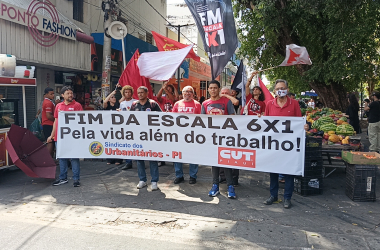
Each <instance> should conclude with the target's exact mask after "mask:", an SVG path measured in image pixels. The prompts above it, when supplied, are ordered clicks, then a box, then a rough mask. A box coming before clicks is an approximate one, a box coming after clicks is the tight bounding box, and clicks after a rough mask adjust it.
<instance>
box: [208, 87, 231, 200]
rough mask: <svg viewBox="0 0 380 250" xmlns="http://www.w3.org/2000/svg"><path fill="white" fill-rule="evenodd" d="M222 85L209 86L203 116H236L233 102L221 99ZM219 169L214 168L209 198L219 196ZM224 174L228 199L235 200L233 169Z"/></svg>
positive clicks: (226, 170) (228, 169)
mask: <svg viewBox="0 0 380 250" xmlns="http://www.w3.org/2000/svg"><path fill="white" fill-rule="evenodd" d="M219 92H220V83H219V82H218V81H216V80H213V81H211V82H210V83H209V85H208V93H209V94H210V97H211V98H210V99H208V100H206V101H204V102H203V103H202V111H201V114H208V115H235V108H234V105H233V104H232V102H231V101H230V100H229V99H227V98H226V97H221V96H220V95H219ZM219 169H220V167H212V183H213V184H212V188H211V190H210V192H209V193H208V195H209V196H217V195H218V194H219ZM224 174H225V176H226V179H227V186H228V191H227V196H228V198H231V199H235V198H236V194H235V188H234V186H233V180H232V169H231V168H224Z"/></svg>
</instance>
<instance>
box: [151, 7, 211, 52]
mask: <svg viewBox="0 0 380 250" xmlns="http://www.w3.org/2000/svg"><path fill="white" fill-rule="evenodd" d="M145 2H146V3H147V4H148V5H149V6H150V7H151V8H152V9H153V10H154V11H156V12H157V14H158V15H160V16H161V17H162V18H163V19H164V20H165V21H166V22H167V23H168V24H169V25H170V26H173V27H174V28H176V29H177V31H178V32H179V33H180V34H181V35H182V36H183V37H184V38H186V39H187V40H188V41H189V42H191V43H192V44H194V45H196V46H197V48H198V49H200V50H202V51H204V52H206V51H205V50H203V49H202V48H200V46H198V44H197V43H194V42H193V41H191V40H190V39H189V38H187V37H186V36H185V35H184V34H183V33H182V32H181V31H180V30H179V29H178V28H177V27H175V25H172V24H171V23H170V22H169V20H167V19H166V18H165V17H164V16H163V15H161V13H160V12H159V11H158V10H157V9H156V8H154V6H153V5H152V4H151V3H150V2H149V1H148V0H145Z"/></svg>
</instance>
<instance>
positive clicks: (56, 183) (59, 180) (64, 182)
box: [53, 179, 68, 186]
mask: <svg viewBox="0 0 380 250" xmlns="http://www.w3.org/2000/svg"><path fill="white" fill-rule="evenodd" d="M66 183H68V181H67V179H64V180H61V179H58V180H56V181H55V182H53V186H59V185H62V184H66Z"/></svg>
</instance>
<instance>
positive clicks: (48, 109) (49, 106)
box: [41, 98, 55, 126]
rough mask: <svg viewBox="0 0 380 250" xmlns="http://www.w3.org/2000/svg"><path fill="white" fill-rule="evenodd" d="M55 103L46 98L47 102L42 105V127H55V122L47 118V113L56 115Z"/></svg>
mask: <svg viewBox="0 0 380 250" xmlns="http://www.w3.org/2000/svg"><path fill="white" fill-rule="evenodd" d="M54 108H55V106H54V103H53V102H52V101H51V100H50V99H48V98H45V100H44V101H43V103H42V110H41V112H42V113H41V124H42V125H50V126H53V124H54V121H50V120H49V119H48V118H47V116H46V113H51V114H54Z"/></svg>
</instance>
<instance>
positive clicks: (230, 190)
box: [227, 185, 236, 199]
mask: <svg viewBox="0 0 380 250" xmlns="http://www.w3.org/2000/svg"><path fill="white" fill-rule="evenodd" d="M227 194H228V198H230V199H236V193H235V188H234V186H233V185H230V186H228V191H227Z"/></svg>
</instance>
